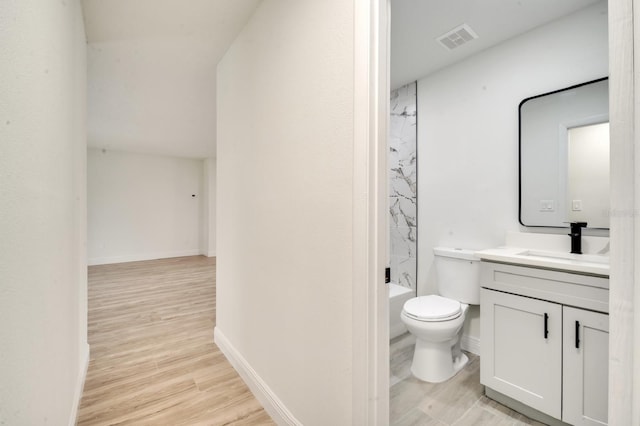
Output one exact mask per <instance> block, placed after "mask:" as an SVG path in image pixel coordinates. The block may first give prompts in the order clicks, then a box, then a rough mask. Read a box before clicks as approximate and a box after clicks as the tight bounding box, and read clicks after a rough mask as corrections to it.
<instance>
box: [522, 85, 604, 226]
mask: <svg viewBox="0 0 640 426" xmlns="http://www.w3.org/2000/svg"><path fill="white" fill-rule="evenodd" d="M608 97H609V86H608V80H607V79H606V78H604V79H599V80H595V81H592V82H588V83H584V84H581V85H578V86H572V87H569V88H567V89H562V90H558V91H555V92H551V93H546V94H543V95H539V96H534V97H532V98H527V99H525V100H524V101H522V102H521V103H520V223H521V224H522V225H524V226H545V227H566V226H568V225H567V222H575V221H580V222H587V226H588V227H589V228H609V217H608V210H609V124H608V121H609V102H608Z"/></svg>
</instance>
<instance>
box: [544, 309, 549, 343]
mask: <svg viewBox="0 0 640 426" xmlns="http://www.w3.org/2000/svg"><path fill="white" fill-rule="evenodd" d="M544 338H545V339H547V338H549V314H547V313H546V312H545V314H544Z"/></svg>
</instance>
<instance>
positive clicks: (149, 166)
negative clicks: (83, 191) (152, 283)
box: [87, 149, 206, 264]
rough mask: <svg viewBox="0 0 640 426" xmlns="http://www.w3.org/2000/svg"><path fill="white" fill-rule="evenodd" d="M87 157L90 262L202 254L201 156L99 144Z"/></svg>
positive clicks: (89, 151) (112, 261)
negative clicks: (141, 151) (137, 151)
mask: <svg viewBox="0 0 640 426" xmlns="http://www.w3.org/2000/svg"><path fill="white" fill-rule="evenodd" d="M87 158H88V160H87V168H88V179H87V180H88V184H87V185H88V239H89V247H88V256H89V264H104V263H117V262H127V261H133V260H144V259H158V258H165V257H176V256H191V255H197V254H199V253H200V250H201V244H200V242H201V226H200V225H201V223H200V222H201V220H202V207H201V203H202V202H205V201H203V199H204V198H206V197H204V194H203V182H202V179H203V161H202V160H195V159H188V158H177V157H166V156H159V155H146V154H134V153H128V152H122V151H111V150H105V151H103V150H100V149H89V150H88V155H87ZM192 195H195V197H192Z"/></svg>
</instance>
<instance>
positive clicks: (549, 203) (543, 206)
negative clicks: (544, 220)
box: [540, 200, 556, 212]
mask: <svg viewBox="0 0 640 426" xmlns="http://www.w3.org/2000/svg"><path fill="white" fill-rule="evenodd" d="M555 210H556V208H555V203H554V201H553V200H540V211H541V212H553V211H555Z"/></svg>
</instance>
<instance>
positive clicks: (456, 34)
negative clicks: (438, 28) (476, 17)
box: [436, 24, 478, 50]
mask: <svg viewBox="0 0 640 426" xmlns="http://www.w3.org/2000/svg"><path fill="white" fill-rule="evenodd" d="M476 38H478V35H477V34H476V33H475V32H474V31H473V30H472V29H471V27H470V26H469V25H467V24H462V25H460V26H459V27H456V28H454V29H452V30H451V31H449V32H448V33H446V34H443V35H441V36H440V37H438V38H437V39H436V40H438V42H439V43H440V44H442V45H443V46H444V47H446V48H447V49H448V50H453V49H455V48H456V47H460V46H462V45H463V44H465V43H467V42H469V41H471V40H473V39H476Z"/></svg>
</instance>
